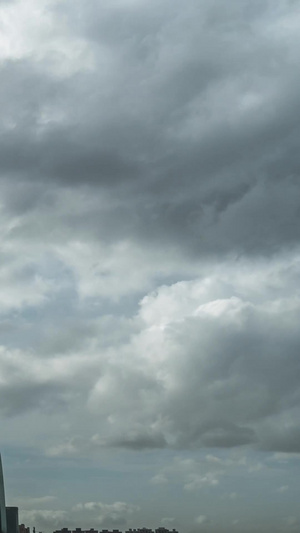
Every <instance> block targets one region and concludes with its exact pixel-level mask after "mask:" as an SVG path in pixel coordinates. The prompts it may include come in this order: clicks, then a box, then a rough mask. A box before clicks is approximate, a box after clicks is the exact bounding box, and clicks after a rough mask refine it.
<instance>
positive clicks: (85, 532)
mask: <svg viewBox="0 0 300 533" xmlns="http://www.w3.org/2000/svg"><path fill="white" fill-rule="evenodd" d="M20 533H26V532H25V531H21V532H20ZM53 533H122V532H121V531H120V530H119V529H111V530H109V529H102V530H99V531H98V530H96V529H93V528H92V529H81V528H80V527H77V528H76V529H73V530H71V529H68V528H66V527H64V528H63V529H57V530H56V531H54V532H53ZM125 533H178V531H176V529H172V530H169V529H167V528H165V527H159V528H157V529H155V530H153V529H148V528H146V527H141V528H137V529H128V530H127V531H125Z"/></svg>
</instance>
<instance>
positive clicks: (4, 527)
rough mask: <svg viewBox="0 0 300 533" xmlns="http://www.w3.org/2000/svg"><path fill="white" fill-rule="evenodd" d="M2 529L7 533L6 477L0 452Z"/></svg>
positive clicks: (0, 513) (0, 517) (2, 531)
mask: <svg viewBox="0 0 300 533" xmlns="http://www.w3.org/2000/svg"><path fill="white" fill-rule="evenodd" d="M0 531H1V533H7V522H6V507H5V491H4V479H3V470H2V460H1V454H0Z"/></svg>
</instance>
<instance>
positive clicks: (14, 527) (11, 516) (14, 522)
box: [6, 507, 19, 533]
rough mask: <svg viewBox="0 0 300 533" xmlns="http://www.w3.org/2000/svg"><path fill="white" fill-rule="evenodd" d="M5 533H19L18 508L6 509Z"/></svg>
mask: <svg viewBox="0 0 300 533" xmlns="http://www.w3.org/2000/svg"><path fill="white" fill-rule="evenodd" d="M6 525H7V533H19V509H18V507H6Z"/></svg>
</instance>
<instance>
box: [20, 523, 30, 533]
mask: <svg viewBox="0 0 300 533" xmlns="http://www.w3.org/2000/svg"><path fill="white" fill-rule="evenodd" d="M19 532H20V533H30V528H29V527H26V526H25V525H24V524H20V525H19Z"/></svg>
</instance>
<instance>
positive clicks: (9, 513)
mask: <svg viewBox="0 0 300 533" xmlns="http://www.w3.org/2000/svg"><path fill="white" fill-rule="evenodd" d="M0 533H20V530H19V510H18V507H6V504H5V488H4V477H3V469H2V460H1V454H0ZM28 533H29V531H28Z"/></svg>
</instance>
